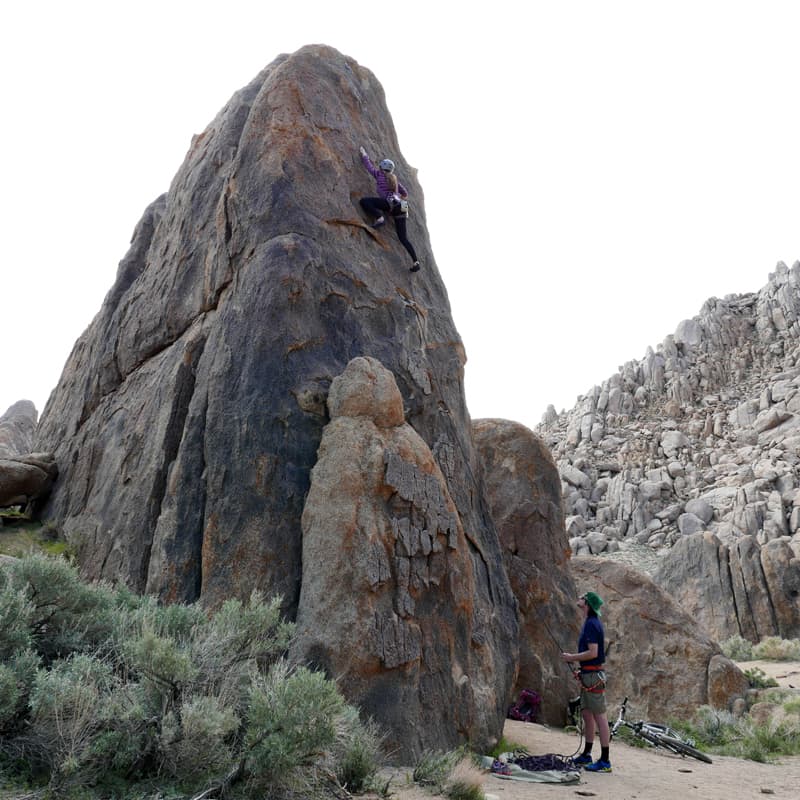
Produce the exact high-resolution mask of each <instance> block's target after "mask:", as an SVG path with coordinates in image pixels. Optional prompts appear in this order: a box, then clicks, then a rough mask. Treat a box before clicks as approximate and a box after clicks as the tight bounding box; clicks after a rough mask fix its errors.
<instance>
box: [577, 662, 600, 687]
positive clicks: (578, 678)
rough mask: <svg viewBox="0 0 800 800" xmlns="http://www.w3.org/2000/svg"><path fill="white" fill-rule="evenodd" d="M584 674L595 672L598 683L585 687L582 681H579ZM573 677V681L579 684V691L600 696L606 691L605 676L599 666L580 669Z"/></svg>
mask: <svg viewBox="0 0 800 800" xmlns="http://www.w3.org/2000/svg"><path fill="white" fill-rule="evenodd" d="M584 672H596V673H597V677H598V678H599V680H598V682H597V683H596V684H595V685H594V686H586V685H585V684H584V682H583V680H581V676H582V675H583V673H584ZM573 675H574V676H575V680H576V681H578V683H580V685H581V691H584V692H592V693H594V694H602V693H603V692H605V690H606V674H605V672H604V671H603V667H602V665H601V664H597V665H591V666H585V667H581V668H580V670H575V671H574V672H573Z"/></svg>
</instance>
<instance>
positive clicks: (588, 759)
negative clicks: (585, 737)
mask: <svg viewBox="0 0 800 800" xmlns="http://www.w3.org/2000/svg"><path fill="white" fill-rule="evenodd" d="M572 760H573V761H574V762H575V763H576V764H577V765H578V766H579V767H585V766H586V765H587V764H591V763H592V754H591V753H581V754H580V755H579V756H578V757H577V758H573V759H572Z"/></svg>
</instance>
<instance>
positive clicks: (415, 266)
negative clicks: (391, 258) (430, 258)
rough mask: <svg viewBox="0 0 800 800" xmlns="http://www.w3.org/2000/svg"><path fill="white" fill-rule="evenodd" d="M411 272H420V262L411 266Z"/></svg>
mask: <svg viewBox="0 0 800 800" xmlns="http://www.w3.org/2000/svg"><path fill="white" fill-rule="evenodd" d="M411 271H412V272H419V261H415V262H414V263H413V264H412V265H411Z"/></svg>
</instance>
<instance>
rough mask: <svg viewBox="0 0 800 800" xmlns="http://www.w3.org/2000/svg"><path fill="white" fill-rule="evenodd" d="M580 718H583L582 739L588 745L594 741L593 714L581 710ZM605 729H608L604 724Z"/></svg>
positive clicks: (587, 710) (585, 709)
mask: <svg viewBox="0 0 800 800" xmlns="http://www.w3.org/2000/svg"><path fill="white" fill-rule="evenodd" d="M581 716H582V717H583V738H584V739H585V740H586V742H587V744H588V743H589V742H593V741H594V728H595V725H594V714H592V712H591V711H589V709H588V708H583V709H581ZM606 729H608V723H606Z"/></svg>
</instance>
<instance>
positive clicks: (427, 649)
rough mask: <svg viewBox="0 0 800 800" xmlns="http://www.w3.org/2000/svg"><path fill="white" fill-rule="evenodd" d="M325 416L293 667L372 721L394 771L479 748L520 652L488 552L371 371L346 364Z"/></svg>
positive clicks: (494, 731) (366, 362)
mask: <svg viewBox="0 0 800 800" xmlns="http://www.w3.org/2000/svg"><path fill="white" fill-rule="evenodd" d="M328 406H329V408H330V413H331V421H330V423H328V425H327V426H326V427H325V431H324V433H323V437H322V442H321V444H320V448H319V459H318V461H317V463H316V465H315V466H314V469H313V470H312V473H311V488H310V490H309V492H308V497H307V500H306V504H305V509H304V511H303V520H302V523H303V583H302V589H301V592H300V602H299V607H298V614H297V638H296V641H295V644H294V654H295V657H296V658H298V659H300V660H302V661H310V662H311V663H313V664H315V665H316V666H318V667H323V668H324V669H325V670H326V672H328V673H329V674H331V675H334V676H336V677H337V679H338V681H339V684H340V686H341V687H342V689H343V691H344V692H345V694H346V695H347V696H348V697H350V698H351V699H353V700H355V701H356V702H357V703H358V705H359V706H360V707H361V708H362V710H363V711H364V712H365V713H368V714H370V715H372V716H374V717H375V718H377V719H380V720H382V721H383V722H384V723H385V724H386V726H387V728H388V730H389V731H390V732H391V734H390V735H391V741H390V748H389V749H390V750H391V751H392V752H393V753H394V757H395V758H397V759H398V760H399V761H400V762H401V763H413V760H414V759H415V758H416V757H418V756H419V755H420V753H421V752H422V750H423V749H425V748H439V749H440V748H447V747H452V746H455V745H456V744H458V743H459V742H462V741H464V740H469V741H471V742H474V743H476V744H477V743H483V744H484V745H487V744H488V743H489V742H490V741H491V740H492V739H493V738H496V737H497V736H499V734H500V732H501V730H502V720H503V717H504V712H505V703H506V699H507V697H508V694H509V689H510V682H511V677H512V675H513V671H514V657H515V655H516V653H515V652H514V651H513V648H512V647H509V645H511V643H512V642H511V641H506V642H505V643H503V642H501V641H500V639H501V638H502V634H501V630H502V628H503V627H504V623H503V621H502V618H499V619H498V617H497V615H496V614H495V612H494V611H493V610H492V604H491V601H490V597H489V595H488V594H487V592H486V589H485V587H483V586H482V584H483V581H484V578H483V573H484V570H485V569H486V568H487V565H489V564H490V563H491V562H492V561H493V559H495V558H496V556H497V553H496V549H495V548H492V549H490V550H487V549H485V548H484V546H483V545H482V544H481V543H480V542H477V541H475V540H472V541H471V540H470V539H471V531H469V530H468V529H466V528H465V526H464V525H463V524H462V520H461V517H460V516H459V513H458V509H457V507H456V504H455V503H454V501H453V499H452V497H451V495H450V491H449V489H448V485H447V481H446V480H445V477H444V475H443V474H442V471H441V469H440V468H439V466H438V465H437V463H436V460H435V459H434V457H433V455H432V453H431V451H430V449H429V447H428V445H427V444H426V443H425V442H424V441H423V439H422V438H421V437H420V436H419V435H418V434H417V433H416V432H415V431H414V429H413V428H412V427H411V426H410V425H408V424H407V423H406V422H405V421H404V418H403V403H402V398H401V395H400V392H399V390H398V388H397V386H396V384H395V381H394V379H393V378H392V375H391V373H389V372H388V371H387V370H385V369H384V368H383V367H382V366H381V364H380V363H379V362H378V361H376V360H375V359H371V358H356V359H354V360H353V361H351V362H350V364H349V365H348V367H347V369H346V370H345V372H344V373H343V374H342V375H341V376H340V377H338V378H336V379H334V381H333V383H332V385H331V389H330V393H329V395H328ZM476 555H477V556H478V558H476V557H475V556H476ZM501 569H502V568H501ZM492 582H493V583H496V584H497V585H495V586H493V587H492V591H493V592H496V591H498V590H500V591H503V590H504V589H503V587H502V583H500V582H499V581H498V579H497V577H496V576H494V577H492ZM507 632H510V631H507Z"/></svg>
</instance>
